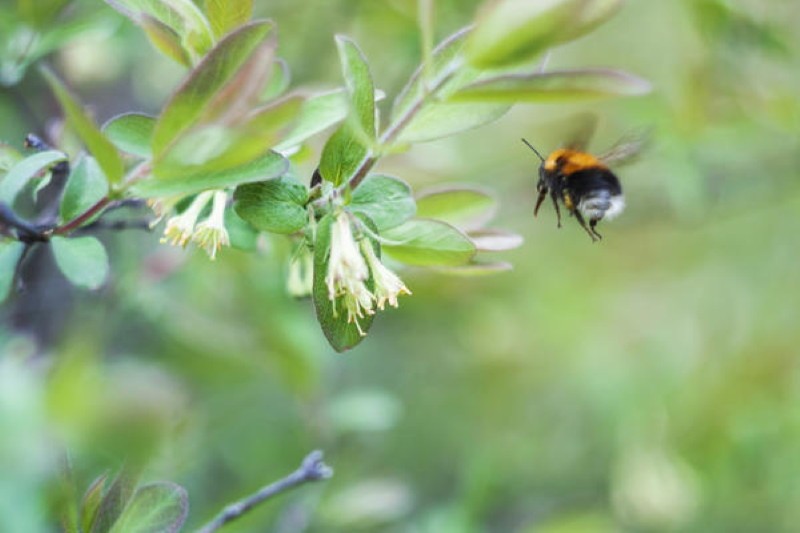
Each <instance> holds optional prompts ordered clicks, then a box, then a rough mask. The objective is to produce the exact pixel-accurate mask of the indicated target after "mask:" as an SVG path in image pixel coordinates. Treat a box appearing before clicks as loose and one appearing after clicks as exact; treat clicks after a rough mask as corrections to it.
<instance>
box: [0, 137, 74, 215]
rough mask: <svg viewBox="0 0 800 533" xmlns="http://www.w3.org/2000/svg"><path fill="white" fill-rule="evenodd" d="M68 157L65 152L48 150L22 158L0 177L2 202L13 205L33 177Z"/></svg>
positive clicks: (0, 200) (0, 197) (0, 198)
mask: <svg viewBox="0 0 800 533" xmlns="http://www.w3.org/2000/svg"><path fill="white" fill-rule="evenodd" d="M66 159H67V156H66V155H64V153H63V152H59V151H57V150H47V151H46V152H39V153H36V154H33V155H31V156H28V157H26V158H25V159H22V160H20V161H19V162H17V163H16V164H15V165H14V166H13V167H11V169H9V171H8V173H6V175H5V176H3V177H2V178H1V179H0V202H5V203H6V204H9V205H11V204H12V203H14V200H15V199H16V197H17V195H18V194H19V193H20V191H21V190H22V189H23V188H24V187H25V185H26V184H27V183H28V181H30V179H31V178H33V177H34V176H36V175H37V174H39V173H40V172H43V171H46V170H47V169H49V168H50V167H52V166H53V165H54V164H56V163H58V162H60V161H66Z"/></svg>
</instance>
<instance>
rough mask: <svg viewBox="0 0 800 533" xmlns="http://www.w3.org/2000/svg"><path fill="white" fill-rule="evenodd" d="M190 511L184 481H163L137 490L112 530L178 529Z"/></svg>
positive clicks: (172, 532) (161, 532)
mask: <svg viewBox="0 0 800 533" xmlns="http://www.w3.org/2000/svg"><path fill="white" fill-rule="evenodd" d="M188 514H189V497H188V495H187V494H186V490H185V489H184V488H183V487H181V486H180V485H176V484H175V483H169V482H165V481H160V482H158V483H151V484H149V485H144V486H142V487H140V488H139V489H137V490H136V493H135V494H134V495H133V498H131V501H130V503H128V505H127V507H125V510H124V511H123V512H122V515H121V516H120V517H119V520H117V522H116V523H115V524H114V527H112V528H111V532H110V533H156V532H158V533H177V532H178V531H180V529H181V527H182V526H183V523H184V522H185V521H186V517H187V516H188Z"/></svg>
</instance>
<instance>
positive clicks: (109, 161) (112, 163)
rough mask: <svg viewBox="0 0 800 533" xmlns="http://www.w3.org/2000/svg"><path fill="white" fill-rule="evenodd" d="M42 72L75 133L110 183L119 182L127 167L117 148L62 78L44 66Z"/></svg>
mask: <svg viewBox="0 0 800 533" xmlns="http://www.w3.org/2000/svg"><path fill="white" fill-rule="evenodd" d="M42 74H43V75H44V77H45V79H46V80H47V83H48V84H49V85H50V88H51V89H52V90H53V93H54V94H55V95H56V98H57V99H58V101H59V103H60V104H61V108H62V109H63V110H64V115H65V116H66V119H67V122H69V124H70V125H71V126H72V127H73V128H74V129H75V133H77V134H78V137H80V139H81V141H83V144H84V145H86V149H87V150H88V151H89V153H90V154H92V155H93V156H94V157H95V159H97V162H98V164H99V165H100V168H102V169H103V174H105V176H106V179H107V180H108V181H109V182H110V183H119V182H120V181H121V180H122V175H123V174H124V173H125V167H124V165H123V164H122V158H120V156H119V154H118V153H117V149H116V148H115V147H114V145H113V144H111V141H109V140H108V139H107V138H106V137H105V136H104V135H103V133H102V132H101V131H100V129H99V128H98V127H97V125H96V124H95V123H94V121H93V120H92V119H91V118H89V116H88V115H87V114H86V113H84V111H83V109H82V108H81V106H80V104H79V103H78V102H77V100H75V98H74V97H73V96H72V95H71V94H70V92H69V91H68V90H67V88H66V87H65V86H64V84H63V83H62V82H61V80H59V79H58V77H57V76H56V75H55V74H54V73H53V72H52V71H51V70H49V69H47V68H42Z"/></svg>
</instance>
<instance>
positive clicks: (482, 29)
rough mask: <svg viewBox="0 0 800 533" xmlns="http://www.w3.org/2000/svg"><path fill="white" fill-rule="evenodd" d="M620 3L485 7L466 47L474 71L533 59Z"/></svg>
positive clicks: (504, 0)
mask: <svg viewBox="0 0 800 533" xmlns="http://www.w3.org/2000/svg"><path fill="white" fill-rule="evenodd" d="M621 5H622V0H544V1H541V2H518V1H516V0H498V1H495V2H490V3H488V4H487V5H486V7H485V9H484V10H483V12H482V13H481V14H480V16H479V17H478V20H477V23H476V28H475V31H474V32H472V35H471V36H470V39H469V43H468V46H467V54H466V55H467V59H468V60H469V62H470V63H471V64H472V65H474V66H476V67H478V68H499V67H509V66H516V65H520V64H523V63H525V62H527V61H530V60H532V59H535V58H536V57H537V56H538V55H539V54H541V53H542V52H544V51H545V50H546V49H547V48H549V47H551V46H553V45H555V44H559V43H563V42H566V41H570V40H572V39H575V38H577V37H580V36H581V35H583V34H585V33H587V32H589V31H591V30H592V29H594V28H595V27H596V26H597V25H599V24H601V23H602V22H603V21H605V20H606V19H607V18H609V17H610V16H611V15H612V14H613V13H614V12H615V11H616V10H617V9H618V8H619V7H620V6H621Z"/></svg>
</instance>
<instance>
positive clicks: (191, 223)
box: [161, 191, 214, 247]
mask: <svg viewBox="0 0 800 533" xmlns="http://www.w3.org/2000/svg"><path fill="white" fill-rule="evenodd" d="M213 194H214V193H213V191H205V192H201V193H200V194H198V195H197V196H196V197H195V199H194V200H193V201H192V203H191V204H190V205H189V207H188V208H187V209H186V210H185V211H184V212H183V213H181V214H180V215H175V216H174V217H172V218H170V219H169V220H167V226H166V227H165V228H164V236H163V237H162V238H161V242H162V243H169V244H171V245H172V246H182V247H185V246H186V245H187V244H188V243H189V241H190V240H191V238H192V235H193V234H194V228H195V224H197V217H199V216H200V213H201V212H202V211H203V208H204V207H205V206H206V204H207V203H208V201H209V200H210V199H211V197H212V195H213Z"/></svg>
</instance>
